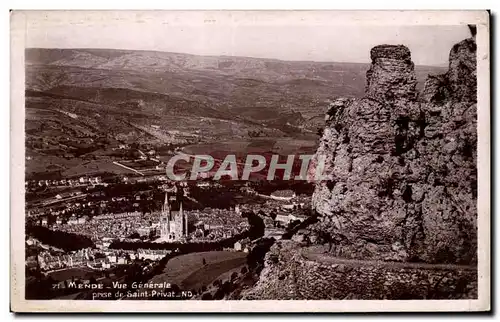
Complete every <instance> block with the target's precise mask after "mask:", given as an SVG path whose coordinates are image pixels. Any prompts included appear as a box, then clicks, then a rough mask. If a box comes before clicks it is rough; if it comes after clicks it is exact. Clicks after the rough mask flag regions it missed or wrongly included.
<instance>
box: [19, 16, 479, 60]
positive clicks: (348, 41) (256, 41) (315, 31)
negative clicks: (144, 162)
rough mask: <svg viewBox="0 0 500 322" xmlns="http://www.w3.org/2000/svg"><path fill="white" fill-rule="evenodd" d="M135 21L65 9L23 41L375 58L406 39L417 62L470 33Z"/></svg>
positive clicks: (436, 56)
mask: <svg viewBox="0 0 500 322" xmlns="http://www.w3.org/2000/svg"><path fill="white" fill-rule="evenodd" d="M176 18H177V19H174V18H172V17H168V19H167V18H162V17H161V16H158V15H156V16H154V15H147V14H146V15H142V16H134V19H123V17H118V18H114V19H113V17H112V16H109V15H108V16H106V17H105V18H103V17H101V18H96V17H91V18H89V17H88V16H87V17H85V16H81V15H80V16H77V15H67V14H66V15H65V16H64V17H63V18H61V16H51V15H46V16H45V17H38V16H37V17H36V19H33V18H29V19H28V23H27V26H28V27H27V30H26V47H43V48H116V49H137V50H157V51H168V52H180V53H189V54H197V55H229V56H247V57H261V58H276V59H282V60H302V61H325V62H326V61H328V62H330V61H333V62H357V63H369V62H370V49H371V48H372V47H374V46H376V45H379V44H403V45H406V46H407V47H409V48H410V50H411V53H412V60H413V62H414V63H415V64H417V65H440V66H445V65H447V63H448V55H449V52H450V49H451V47H452V46H453V45H454V44H455V43H457V42H459V41H461V40H463V39H465V38H468V37H470V33H469V30H468V27H467V26H466V25H432V26H429V25H406V26H401V25H394V24H392V25H383V24H380V23H379V24H373V25H367V24H354V23H349V24H345V25H339V24H331V23H329V22H328V21H325V20H324V19H323V20H321V19H320V20H317V21H311V22H310V23H303V22H302V23H300V22H299V21H297V22H295V21H292V20H286V21H285V20H282V21H279V23H274V22H273V21H272V20H266V19H263V20H262V21H255V20H254V21H252V23H248V21H249V19H246V20H240V21H238V20H235V19H233V20H223V19H222V20H220V19H219V20H218V21H215V23H214V22H213V21H212V23H210V20H208V23H207V19H206V17H205V18H204V23H193V19H190V20H187V19H186V20H185V21H183V20H182V19H179V17H176Z"/></svg>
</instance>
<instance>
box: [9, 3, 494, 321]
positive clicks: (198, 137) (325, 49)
mask: <svg viewBox="0 0 500 322" xmlns="http://www.w3.org/2000/svg"><path fill="white" fill-rule="evenodd" d="M489 50H490V49H489V13H488V12H487V11H442V12H440V11H398V12H396V11H394V12H391V11H160V10H159V11H118V10H117V11H76V10H75V11H28V10H27V11H16V10H14V11H12V12H11V97H12V100H11V107H10V108H11V113H12V115H13V116H12V121H11V122H12V123H11V137H12V143H11V144H12V154H11V157H10V158H11V171H12V173H13V174H15V175H13V177H12V182H11V204H12V208H11V213H10V217H11V236H10V238H11V274H12V275H11V282H12V284H11V309H12V310H13V311H15V312H61V311H64V312H71V311H73V312H124V311H144V312H186V311H199V312H217V311H220V312H242V311H245V312H264V311H272V312H297V311H300V312H336V311H344V312H345V311H350V312H359V311H484V310H489V308H490V235H489V234H490V161H489V160H490V147H489V140H490V128H489V127H490V99H489V95H490V93H489V82H490V80H489V77H490V71H489ZM124 301H125V302H124ZM166 301H167V302H168V304H166V303H165V302H166ZM277 301H279V302H277ZM277 303H279V304H277Z"/></svg>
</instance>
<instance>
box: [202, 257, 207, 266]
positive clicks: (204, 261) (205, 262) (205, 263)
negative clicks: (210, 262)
mask: <svg viewBox="0 0 500 322" xmlns="http://www.w3.org/2000/svg"><path fill="white" fill-rule="evenodd" d="M205 265H207V261H206V260H205V258H203V266H205Z"/></svg>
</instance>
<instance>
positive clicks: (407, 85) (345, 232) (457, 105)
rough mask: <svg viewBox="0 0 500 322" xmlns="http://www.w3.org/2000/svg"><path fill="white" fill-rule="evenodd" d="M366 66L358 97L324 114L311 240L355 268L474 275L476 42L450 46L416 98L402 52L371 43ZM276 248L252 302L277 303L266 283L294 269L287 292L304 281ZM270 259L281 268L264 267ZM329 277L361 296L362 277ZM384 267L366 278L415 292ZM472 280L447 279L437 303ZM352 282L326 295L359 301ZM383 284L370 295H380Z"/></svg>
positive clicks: (286, 253)
mask: <svg viewBox="0 0 500 322" xmlns="http://www.w3.org/2000/svg"><path fill="white" fill-rule="evenodd" d="M371 59H372V64H371V68H370V70H369V71H368V72H367V75H366V76H367V86H366V90H365V92H366V94H365V97H364V98H362V99H360V100H353V99H345V98H340V99H337V100H336V101H334V102H333V103H332V104H331V105H330V108H329V111H328V113H327V116H326V126H325V129H324V132H323V136H322V138H321V140H320V144H319V147H318V150H317V152H316V155H315V157H314V158H313V162H312V164H313V168H314V165H316V164H318V162H319V161H318V160H321V159H323V160H325V164H326V169H325V170H324V173H326V179H325V180H321V181H318V182H317V183H316V188H315V192H314V195H313V197H312V205H313V208H314V209H315V210H316V212H317V213H318V215H319V222H318V223H316V224H314V225H312V226H310V227H309V228H308V229H309V233H308V235H309V237H310V240H312V241H314V243H316V244H324V245H329V246H328V247H326V253H327V254H324V255H323V256H326V257H328V258H335V259H336V260H338V259H342V260H351V261H352V262H353V263H355V262H356V261H358V260H363V261H370V260H372V261H386V262H402V263H410V262H411V263H413V262H416V263H420V264H425V265H428V264H431V266H432V264H453V265H456V264H462V265H463V264H465V265H469V267H474V265H475V263H476V261H477V242H476V239H477V232H476V228H477V209H476V201H477V170H476V147H477V133H476V126H477V124H476V120H477V117H476V91H477V90H476V46H475V40H474V38H470V39H466V40H464V41H462V42H460V43H459V44H457V45H455V46H454V47H453V48H452V49H451V52H450V63H449V70H448V72H447V73H446V74H444V75H437V76H429V78H428V79H427V81H426V84H425V89H424V90H423V92H422V93H420V94H419V93H417V91H416V77H415V72H414V65H413V63H412V61H411V54H410V51H409V50H408V48H406V47H405V46H390V45H381V46H376V47H374V48H373V49H372V50H371ZM310 170H311V169H310ZM282 245H283V242H277V243H276V245H275V246H273V247H272V248H271V252H270V253H269V256H268V257H269V258H267V264H266V265H267V266H266V268H265V269H264V271H263V275H261V277H262V278H261V279H262V281H260V282H259V284H258V285H257V287H256V288H255V290H254V293H252V295H251V296H250V298H252V297H258V296H264V297H268V298H272V296H278V297H279V294H278V293H275V291H273V290H272V288H270V286H266V285H274V284H280V283H282V282H280V281H283V280H284V279H286V276H285V277H283V276H282V275H283V272H286V271H287V270H288V271H292V272H293V274H292V275H293V278H292V280H290V281H288V280H287V282H290V283H292V284H294V283H295V284H297V283H299V282H300V281H301V280H303V279H304V278H305V277H304V276H307V275H308V274H309V273H308V270H309V269H306V270H303V269H301V268H300V267H302V266H304V265H302V264H300V265H298V264H297V263H301V261H304V258H303V257H300V256H299V255H297V253H296V250H294V251H289V250H287V249H293V247H291V246H288V247H282ZM302 246H304V245H302ZM299 248H300V247H299ZM291 254H293V255H291ZM270 256H274V258H282V260H277V261H272V260H271V258H270ZM297 256H298V257H297ZM287 258H288V259H287ZM289 258H295V260H293V261H292V260H290V259H289ZM300 258H301V259H300ZM308 261H310V258H309V259H308ZM313 262H314V260H313ZM350 263H351V262H350ZM301 265H302V266H301ZM308 265H309V264H308ZM318 265H324V263H323V264H318ZM306 266H307V265H306ZM313 266H314V265H313ZM316 266H317V265H316ZM335 267H336V266H335ZM325 269H326V271H325V270H322V271H321V272H322V274H324V273H326V272H329V273H328V274H330V273H332V272H333V273H335V274H334V275H335V276H333V275H331V274H330V275H331V276H330V275H328V274H327V275H328V276H330V277H332V280H336V281H337V282H335V283H336V284H338V283H340V281H344V280H349V281H352V283H351V286H352V287H353V290H355V289H359V285H358V284H361V285H362V284H363V283H367V282H366V281H363V280H361V279H359V278H356V276H357V275H356V274H358V273H359V272H358V273H352V272H356V271H357V269H355V270H341V271H340V272H338V271H336V270H331V269H330V270H329V269H328V268H325ZM412 269H413V268H412ZM389 270H390V269H389ZM389 270H384V269H382V271H380V270H379V271H377V272H375V273H373V272H372V273H373V274H375V275H373V276H379V277H377V283H380V285H385V286H387V287H389V286H390V287H389V288H392V286H394V285H399V286H398V287H396V288H399V291H401V292H403V293H405V292H406V293H405V294H407V295H408V294H413V290H412V287H413V286H412V285H414V284H411V283H409V284H401V281H402V280H405V278H402V276H398V273H397V272H393V273H390V274H389V275H387V274H385V273H384V272H388V271H389ZM334 271H335V272H334ZM456 271H460V268H457V270H456ZM273 272H274V273H273ZM402 272H403V271H401V274H403V273H402ZM412 272H414V273H415V272H416V273H415V274H417V275H412V276H413V277H412V278H416V279H417V280H418V278H419V277H418V276H425V278H424V277H422V278H424V279H425V281H426V282H425V283H427V282H429V283H430V284H429V285H431V286H432V285H434V286H435V287H437V286H436V285H437V284H439V283H437V284H435V281H436V280H440V279H441V278H445V277H443V276H444V275H443V276H440V275H439V274H437V276H436V275H435V272H434V271H433V269H432V268H429V267H426V268H425V269H424V268H422V269H419V268H415V271H412ZM429 272H430V273H429ZM333 273H332V274H333ZM372 273H370V274H372ZM338 274H340V275H338ZM353 274H354V275H353ZM370 274H369V275H370ZM391 274H392V275H391ZM405 274H406V273H405ZM412 274H413V273H412ZM419 274H420V275H419ZM422 274H423V275H422ZM337 275H338V276H337ZM355 275H356V276H355ZM358 275H359V274H358ZM451 275H452V276H455V277H456V276H458V275H460V274H458V273H457V274H454V273H451ZM325 276H326V275H325ZM339 276H340V277H339ZM370 276H372V275H370ZM415 276H417V277H415ZM400 277H401V278H400ZM475 279H476V277H475V273H472V275H471V274H469V275H468V277H467V278H461V279H459V280H449V283H451V284H450V288H448V289H447V290H446V291H444V293H443V292H441V291H440V292H441V293H439V292H438V293H439V294H440V295H439V296H438V297H439V298H447V297H450V296H451V297H460V296H463V295H464V294H468V295H465V296H466V297H468V296H471V295H470V294H475V293H474V292H475V291H474V289H475V288H476V287H477V285H475V284H474V283H475ZM432 281H434V282H432ZM335 283H334V284H335ZM395 283H396V284H395ZM398 283H399V284H398ZM433 283H434V284H433ZM417 284H418V283H417ZM356 285H357V286H356ZM380 285H379V286H380ZM348 286H349V285H347V286H346V285H343V284H342V287H343V288H344V289H345V290H346V291H345V292H344V293H342V292H340V293H339V294H337V293H338V292H337V293H335V292H336V290H338V288H339V287H340V284H338V285H337V287H336V285H333V286H329V287H330V288H331V290H332V291H331V294H330V295H325V298H336V299H338V298H344V297H345V296H347V297H352V298H364V297H365V295H363V292H362V291H360V293H359V294H358V293H356V291H353V290H351V291H349V287H348ZM365 286H367V285H365ZM385 286H384V287H385ZM370 287H374V286H373V285H371V286H370ZM376 287H378V286H376ZM384 287H381V286H380V288H378V290H379V291H380V292H382V293H384V292H385V291H383V290H384V289H385V288H384ZM389 288H388V289H389ZM401 288H402V289H401ZM281 289H282V290H286V291H287V294H289V295H287V296H288V297H290V296H292V297H294V296H295V298H307V296H305V295H303V296H297V295H296V293H294V292H292V291H291V290H289V289H285V288H284V287H281ZM320 289H321V288H318V291H320ZM361 289H363V288H361ZM431 289H432V287H431ZM460 290H462V291H460ZM465 290H467V291H465ZM471 290H472V291H471ZM346 292H347V293H346ZM349 292H350V293H349ZM374 292H375V293H376V291H374ZM429 292H430V293H425V292H423V293H419V294H413V295H410V297H411V296H413V297H414V298H426V297H429V296H431V295H429V294H431V293H432V294H437V293H435V292H437V291H436V290H435V289H434V290H431V291H429ZM433 292H434V293H433ZM447 292H448V293H447ZM453 292H456V293H457V294H453ZM375 293H374V294H375ZM294 294H295V295H294ZM372 295H373V294H372ZM384 296H387V297H388V298H399V295H397V294H396V293H394V292H393V293H390V292H389V291H388V293H387V294H378V295H373V298H384ZM472 296H474V295H472Z"/></svg>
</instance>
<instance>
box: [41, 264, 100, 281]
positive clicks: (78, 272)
mask: <svg viewBox="0 0 500 322" xmlns="http://www.w3.org/2000/svg"><path fill="white" fill-rule="evenodd" d="M96 275H97V273H96V272H95V271H93V270H91V269H90V268H86V267H73V268H68V269H63V270H59V271H55V272H51V273H49V274H48V276H50V277H52V278H53V279H54V280H56V281H65V280H68V279H71V278H73V277H74V278H81V279H84V278H90V277H92V276H96Z"/></svg>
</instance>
